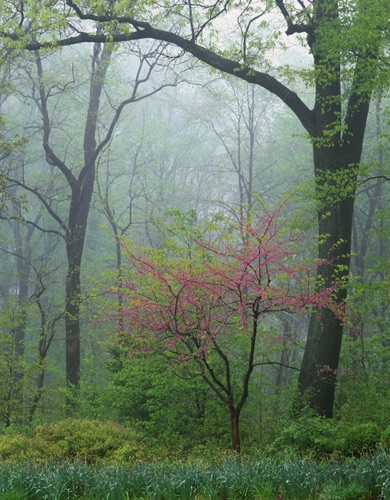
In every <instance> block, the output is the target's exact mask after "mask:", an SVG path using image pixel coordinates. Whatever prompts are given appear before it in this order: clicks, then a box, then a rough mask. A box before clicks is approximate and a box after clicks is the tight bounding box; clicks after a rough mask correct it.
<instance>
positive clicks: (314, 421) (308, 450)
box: [270, 415, 343, 457]
mask: <svg viewBox="0 0 390 500" xmlns="http://www.w3.org/2000/svg"><path fill="white" fill-rule="evenodd" d="M342 446H343V443H342V441H341V440H340V439H339V438H338V434H337V428H336V426H335V424H334V422H332V421H331V420H329V419H325V418H322V417H313V416H311V415H308V416H307V415H305V416H302V417H300V418H299V419H298V420H296V421H295V422H293V423H292V424H291V425H289V426H288V427H286V428H285V429H284V430H283V431H282V432H281V435H280V436H279V437H278V438H277V439H276V440H275V441H274V442H273V444H272V445H271V447H270V451H271V452H272V453H282V454H283V453H288V454H292V455H295V454H297V453H298V454H300V455H304V456H312V457H322V456H324V455H330V454H331V453H333V452H334V451H335V450H337V449H338V448H340V447H342Z"/></svg>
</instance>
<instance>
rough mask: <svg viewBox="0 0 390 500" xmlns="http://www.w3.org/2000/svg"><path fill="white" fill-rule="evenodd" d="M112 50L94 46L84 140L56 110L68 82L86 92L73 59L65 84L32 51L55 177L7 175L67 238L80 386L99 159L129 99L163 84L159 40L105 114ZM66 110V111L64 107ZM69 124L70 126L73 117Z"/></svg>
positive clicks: (72, 380) (74, 372) (36, 96)
mask: <svg viewBox="0 0 390 500" xmlns="http://www.w3.org/2000/svg"><path fill="white" fill-rule="evenodd" d="M98 30H99V28H98ZM156 45H158V44H156ZM112 52H113V47H112V46H108V45H102V44H99V43H97V44H94V46H93V51H92V53H91V66H90V76H89V80H87V82H88V84H89V89H88V91H87V97H86V98H85V102H86V110H85V117H84V122H82V121H81V120H80V121H81V123H82V127H83V128H82V132H81V134H80V135H81V137H82V140H81V144H80V141H79V140H78V138H77V137H76V136H75V135H74V134H72V132H70V131H69V129H67V128H66V126H65V125H63V124H61V126H60V125H59V123H61V120H63V121H64V122H65V123H66V120H65V118H64V115H62V116H61V115H60V114H58V115H57V113H56V112H57V106H58V99H61V97H62V96H64V95H65V94H66V91H67V90H68V87H69V88H70V89H72V90H75V91H76V92H77V91H79V92H80V99H81V100H83V99H84V97H83V96H82V91H83V89H82V88H80V89H77V88H76V87H77V85H76V83H75V80H74V78H75V76H74V74H73V71H74V68H73V65H71V71H72V76H71V80H70V82H68V83H66V84H63V83H62V82H59V81H58V79H56V78H55V80H54V81H53V75H52V73H51V71H50V62H51V60H50V59H49V60H47V58H46V57H43V56H42V55H41V54H40V53H39V52H38V51H35V52H34V56H35V67H36V72H35V74H34V73H33V72H32V71H31V70H30V68H28V69H27V74H28V76H29V78H30V80H31V89H32V90H31V95H30V98H31V100H32V101H33V102H34V103H35V105H36V108H37V110H38V111H39V113H40V115H41V119H42V138H41V140H42V147H43V150H44V152H45V156H46V162H47V164H48V166H49V169H50V171H51V173H52V175H53V179H50V182H49V185H50V188H49V189H47V190H45V187H44V186H42V185H36V183H35V179H31V178H30V177H29V176H28V175H27V176H26V177H25V178H23V180H18V179H15V178H11V177H10V176H7V178H8V180H9V182H13V183H14V184H16V185H18V186H20V187H21V188H23V189H24V190H25V191H26V192H28V193H30V194H31V195H33V196H35V197H36V198H37V200H38V201H39V202H40V203H41V204H42V206H43V207H44V208H45V210H46V212H47V213H48V214H49V216H50V217H51V219H52V221H54V223H55V224H56V225H57V228H55V229H53V228H52V227H53V226H51V228H50V229H47V228H46V227H44V226H42V225H38V224H37V222H36V221H35V222H34V221H32V220H29V219H28V217H27V215H25V216H24V219H25V222H26V223H27V224H29V225H34V226H35V227H38V228H39V229H40V230H42V231H49V232H51V233H56V234H57V235H58V236H60V237H62V238H63V240H64V242H65V247H66V255H67V275H66V285H65V335H66V379H67V384H68V385H69V386H70V387H74V388H76V389H78V388H79V385H80V364H81V342H80V340H81V339H80V335H81V331H80V321H81V319H80V314H81V313H80V308H81V272H82V259H83V251H84V242H85V238H86V233H87V222H88V216H89V213H90V209H91V202H92V195H93V191H94V186H95V177H96V165H97V161H98V159H99V157H100V156H101V155H102V154H103V153H104V151H105V148H106V147H107V145H108V144H109V142H110V140H111V138H112V136H113V133H114V131H115V127H116V125H117V123H118V121H119V119H120V116H121V113H122V111H123V110H124V109H125V107H126V106H127V105H128V104H130V103H133V102H136V101H137V100H140V99H144V98H145V97H147V96H149V95H152V94H154V93H155V92H156V91H157V90H158V89H159V88H161V86H160V87H157V89H156V88H154V87H153V86H150V85H149V78H150V76H151V74H152V73H153V70H154V69H155V67H156V65H157V60H158V58H157V53H158V50H157V49H156V46H155V47H153V48H152V49H151V51H150V52H149V53H148V54H145V55H141V56H140V58H139V60H138V66H135V78H134V81H133V82H132V87H131V88H130V89H126V93H127V95H128V96H129V97H128V98H126V99H123V100H122V101H120V102H119V103H114V102H112V101H110V99H109V98H108V99H106V101H105V102H104V104H105V105H108V104H109V105H110V106H111V110H110V111H111V112H110V114H108V113H106V114H103V113H102V108H103V97H102V96H103V95H104V94H103V89H104V87H105V85H106V75H107V71H108V68H109V64H110V61H111V55H112ZM48 57H50V56H48ZM143 85H145V86H146V87H147V88H146V89H145V91H144V92H143V93H142V94H141V95H140V88H141V87H142V86H143ZM171 85H172V83H171ZM73 87H74V88H73ZM107 95H108V94H107ZM112 108H113V109H112ZM62 113H64V110H63V109H62ZM107 115H108V118H107ZM65 116H67V117H69V118H71V119H75V118H74V116H73V115H72V114H71V113H70V110H67V112H65ZM73 123H74V122H73ZM67 125H68V126H70V127H72V123H69V124H67ZM73 128H74V127H73ZM59 130H60V131H59ZM68 134H70V136H71V139H70V143H69V144H66V143H65V141H64V138H65V137H67V136H68ZM78 148H79V149H78ZM80 157H81V161H80ZM60 192H61V193H64V194H63V197H62V198H61V197H59V196H58V194H59V193H60Z"/></svg>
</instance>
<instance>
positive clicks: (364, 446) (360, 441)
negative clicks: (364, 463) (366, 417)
mask: <svg viewBox="0 0 390 500" xmlns="http://www.w3.org/2000/svg"><path fill="white" fill-rule="evenodd" d="M380 440H381V430H380V428H379V426H378V425H377V424H374V423H372V422H371V423H366V424H360V425H355V426H353V427H350V428H349V429H347V430H346V432H345V451H346V452H347V453H350V454H352V455H361V454H363V453H366V452H368V451H372V450H374V449H375V448H376V446H377V444H378V443H379V441H380Z"/></svg>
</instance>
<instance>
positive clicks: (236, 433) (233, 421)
mask: <svg viewBox="0 0 390 500" xmlns="http://www.w3.org/2000/svg"><path fill="white" fill-rule="evenodd" d="M229 415H230V432H231V440H232V450H233V451H235V452H236V453H240V451H241V441H240V414H239V412H238V411H237V410H236V409H235V408H234V407H233V406H231V407H229Z"/></svg>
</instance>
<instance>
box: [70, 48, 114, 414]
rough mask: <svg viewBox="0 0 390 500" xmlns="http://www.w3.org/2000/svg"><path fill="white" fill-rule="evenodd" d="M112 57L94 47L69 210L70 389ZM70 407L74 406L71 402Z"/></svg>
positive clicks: (74, 383) (74, 382)
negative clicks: (102, 102)
mask: <svg viewBox="0 0 390 500" xmlns="http://www.w3.org/2000/svg"><path fill="white" fill-rule="evenodd" d="M110 57H111V50H110V48H109V47H104V49H103V50H102V51H101V47H100V45H99V44H96V45H95V47H94V54H93V58H92V75H91V83H90V96H89V106H88V113H87V119H86V123H85V129H84V166H83V168H82V170H81V172H80V175H79V176H78V178H77V181H76V182H74V183H71V188H72V199H71V204H70V208H69V222H68V231H67V237H66V252H67V257H68V273H67V278H66V292H65V310H66V317H65V330H66V381H67V385H68V386H69V387H73V388H75V389H79V387H80V362H81V355H80V304H81V262H82V256H83V249H84V241H85V236H86V232H87V222H88V215H89V210H90V206H91V199H92V193H93V188H94V184H95V176H96V166H95V160H96V158H95V157H96V130H97V122H98V112H99V107H100V97H101V93H102V90H103V85H104V81H105V76H106V72H107V68H108V64H109V61H110ZM67 405H68V407H70V409H72V407H73V404H72V403H71V401H69V400H68V404H67Z"/></svg>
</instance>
